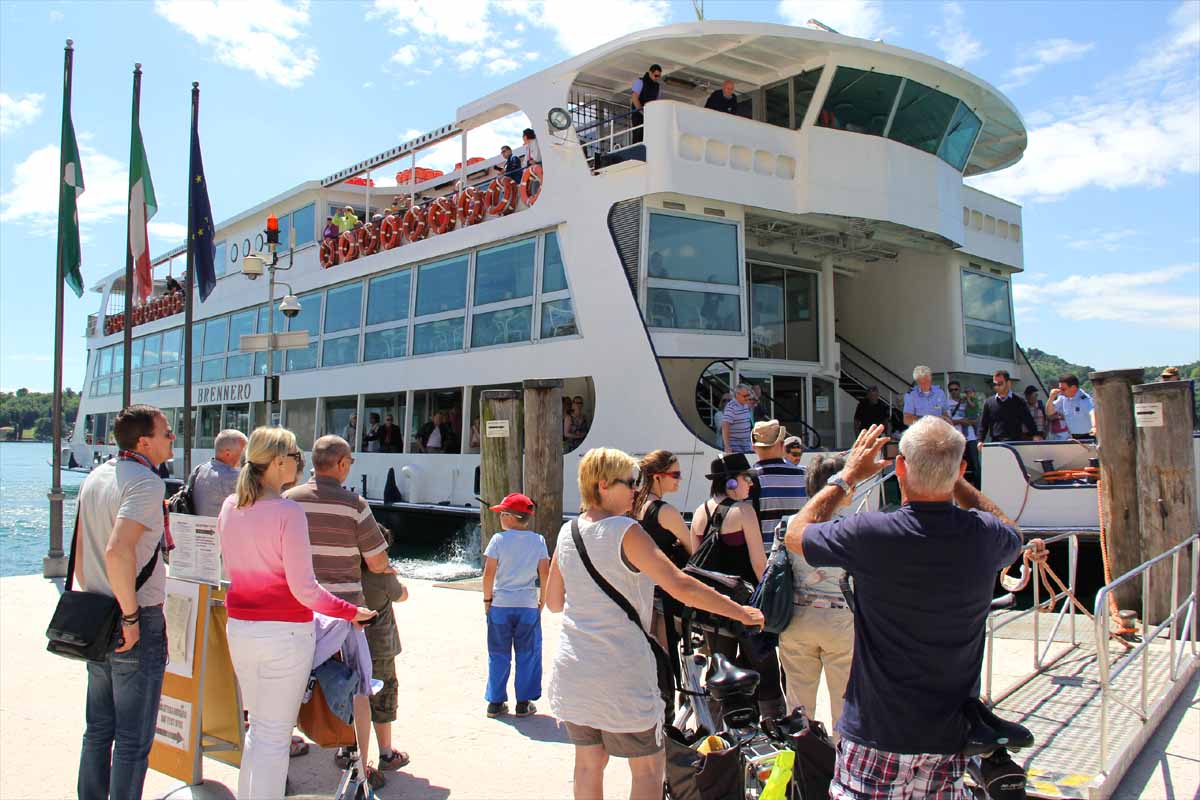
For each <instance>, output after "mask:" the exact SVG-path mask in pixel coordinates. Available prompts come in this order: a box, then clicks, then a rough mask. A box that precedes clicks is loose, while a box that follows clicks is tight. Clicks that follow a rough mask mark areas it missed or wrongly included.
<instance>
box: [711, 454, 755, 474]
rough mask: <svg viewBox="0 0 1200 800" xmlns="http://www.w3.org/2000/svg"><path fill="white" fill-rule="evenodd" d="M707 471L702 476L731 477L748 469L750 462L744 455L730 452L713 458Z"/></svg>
mask: <svg viewBox="0 0 1200 800" xmlns="http://www.w3.org/2000/svg"><path fill="white" fill-rule="evenodd" d="M708 469H709V473H708V474H707V475H705V476H704V477H706V478H708V479H709V480H712V479H714V478H726V477H733V476H734V475H741V474H742V473H743V472H749V471H750V462H749V461H747V460H746V456H745V455H743V454H742V453H730V454H729V455H725V456H721V457H720V458H714V459H713V461H712V463H711V464H709V466H708Z"/></svg>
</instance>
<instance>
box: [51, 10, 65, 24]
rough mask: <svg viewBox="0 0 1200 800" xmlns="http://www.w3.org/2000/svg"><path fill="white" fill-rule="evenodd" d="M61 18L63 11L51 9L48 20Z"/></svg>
mask: <svg viewBox="0 0 1200 800" xmlns="http://www.w3.org/2000/svg"><path fill="white" fill-rule="evenodd" d="M62 20H63V13H62V12H61V11H59V10H57V9H51V11H50V21H51V22H62Z"/></svg>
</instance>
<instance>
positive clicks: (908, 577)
mask: <svg viewBox="0 0 1200 800" xmlns="http://www.w3.org/2000/svg"><path fill="white" fill-rule="evenodd" d="M882 433H883V428H882V427H881V426H879V425H874V426H872V427H870V428H868V429H867V430H864V431H863V432H862V433H860V434H859V436H858V440H857V441H856V442H855V443H854V447H853V448H851V450H850V452H849V453H848V454H847V458H846V465H845V467H844V468H843V469H842V471H841V472H840V473H839V474H837V475H834V476H833V477H832V478H830V479H829V481H828V483H827V485H826V487H825V488H824V489H822V490H821V491H820V492H818V493H817V494H816V495H815V496H813V497H812V498H811V499H810V500H809V501H808V504H807V505H806V506H805V507H804V508H803V509H802V510H801V511H800V513H799V514H797V515H796V516H794V517H792V519H791V521H790V522H789V524H788V530H787V539H786V543H787V547H788V549H789V550H792V551H793V552H797V553H802V554H803V555H804V558H805V560H806V561H808V563H810V564H812V565H813V566H815V567H841V568H842V569H845V570H846V571H848V572H850V573H851V574H852V575H853V576H854V598H855V605H856V609H855V615H854V626H855V627H854V657H853V665H852V667H851V670H850V681H849V684H848V686H847V687H846V700H845V705H844V707H843V712H842V717H841V719H840V720H839V722H838V726H837V729H838V732H839V733H840V734H841V736H842V743H841V745H840V746H839V748H838V760H837V766H836V768H835V772H834V779H833V785H832V786H831V787H830V793H829V796H830V797H831V798H853V799H854V800H859V798H868V797H869V798H891V797H963V796H965V794H964V791H965V790H964V788H963V783H962V781H963V771H964V769H965V768H966V763H967V759H966V758H964V757H963V756H962V755H961V754H960V751H961V750H962V747H963V745H964V744H965V741H966V731H967V729H968V725H967V722H966V720H965V719H964V717H963V713H962V707H963V704H964V703H965V702H966V701H967V700H969V699H970V698H972V697H974V696H975V695H976V685H977V682H978V679H979V671H980V667H981V665H982V663H983V647H984V622H985V620H986V618H987V614H988V606H989V604H990V602H991V599H992V586H993V585H994V583H995V579H996V573H997V572H998V571H999V570H1000V569H1002V568H1003V567H1005V566H1007V565H1008V564H1010V563H1012V561H1013V560H1014V559H1015V558H1016V557H1017V556H1018V554H1019V553H1020V551H1021V534H1020V531H1019V530H1018V529H1017V527H1016V525H1014V524H1013V523H1012V522H1011V521H1010V520H1009V519H1008V518H1007V517H1006V516H1005V515H1004V513H1003V512H1002V511H1001V510H1000V509H999V508H998V507H997V506H996V505H995V504H994V503H992V501H990V500H988V499H987V498H986V497H984V496H983V495H982V494H980V493H979V492H978V491H977V490H976V489H975V488H974V487H973V486H971V485H970V484H969V483H967V482H966V481H965V480H964V479H963V471H964V469H965V468H966V465H965V463H964V462H963V460H962V455H963V447H964V445H965V440H964V439H963V436H962V434H961V433H959V432H958V431H956V430H955V429H954V428H953V427H952V426H951V425H950V424H949V423H947V422H945V421H944V420H942V419H939V418H937V417H932V418H925V419H921V420H918V421H917V422H916V423H915V424H914V425H913V426H912V427H911V428H909V429H908V430H907V431H906V432H905V434H904V437H903V438H902V439H901V440H900V457H899V458H898V459H897V460H896V475H897V477H898V479H899V481H900V491H901V496H902V498H903V500H904V505H903V506H902V507H901V508H900V509H899V510H898V511H894V512H891V513H883V512H869V513H864V514H855V515H853V516H850V517H847V518H845V519H840V520H835V521H833V522H827V521H826V520H828V519H829V518H830V517H831V516H832V514H833V512H834V510H835V509H836V508H837V507H838V505H839V504H840V503H841V502H842V501H843V499H844V498H845V496H846V494H853V492H854V486H855V485H856V484H858V483H859V482H861V481H863V480H865V479H866V478H869V477H870V476H871V475H873V474H875V473H876V472H878V471H879V470H881V469H882V468H883V466H884V463H885V462H883V461H877V460H876V456H877V455H878V453H879V451H880V450H881V448H882V447H883V445H884V443H885V442H886V441H887V439H886V438H885V437H882V436H881V434H882ZM955 503H957V505H955ZM1034 541H1035V542H1038V544H1037V545H1036V547H1035V554H1034V557H1035V558H1037V559H1043V558H1045V549H1044V547H1043V546H1042V545H1041V544H1040V540H1034Z"/></svg>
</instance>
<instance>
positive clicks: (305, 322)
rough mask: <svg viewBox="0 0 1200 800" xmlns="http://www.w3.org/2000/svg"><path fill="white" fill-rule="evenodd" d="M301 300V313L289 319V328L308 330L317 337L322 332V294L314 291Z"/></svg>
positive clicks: (310, 334) (312, 335) (309, 333)
mask: <svg viewBox="0 0 1200 800" xmlns="http://www.w3.org/2000/svg"><path fill="white" fill-rule="evenodd" d="M299 300H300V313H299V314H297V315H296V316H294V317H292V318H291V319H290V320H289V321H288V330H289V331H308V335H309V336H311V337H314V338H315V337H316V336H317V334H319V333H320V332H321V294H320V292H313V293H312V294H306V295H304V296H303V297H300V298H299ZM275 330H279V328H276V329H275ZM314 362H315V357H314ZM313 366H316V364H315V363H314V364H313Z"/></svg>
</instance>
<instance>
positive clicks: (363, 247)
mask: <svg viewBox="0 0 1200 800" xmlns="http://www.w3.org/2000/svg"><path fill="white" fill-rule="evenodd" d="M378 252H379V234H377V233H376V232H375V223H373V222H368V223H367V224H366V225H363V226H362V227H361V228H359V229H358V253H359V255H363V256H369V255H371V254H372V253H378Z"/></svg>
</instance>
